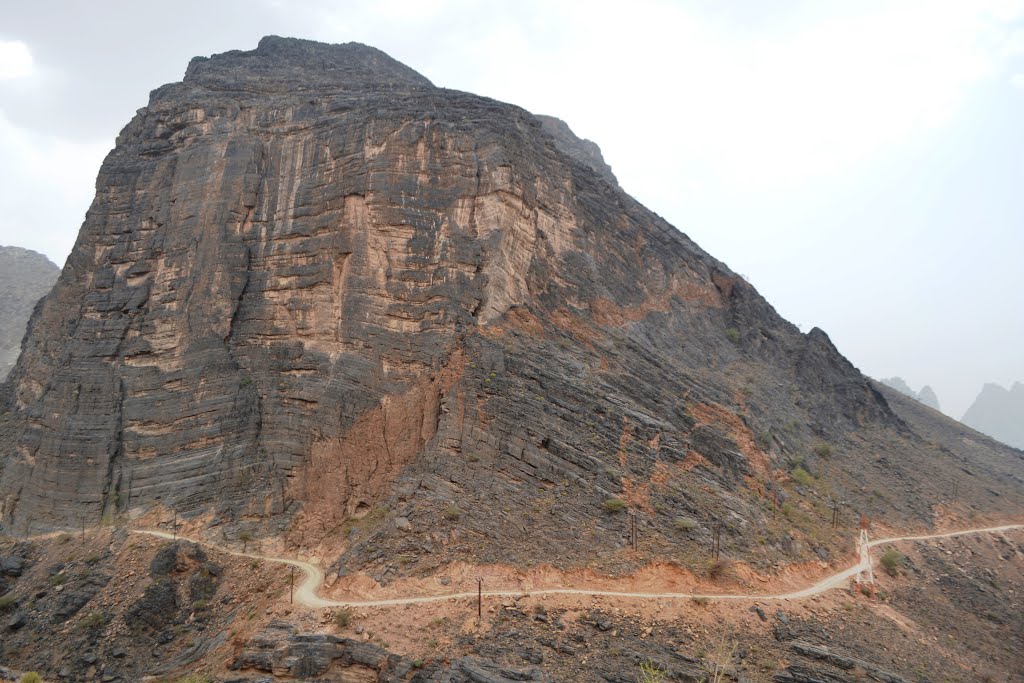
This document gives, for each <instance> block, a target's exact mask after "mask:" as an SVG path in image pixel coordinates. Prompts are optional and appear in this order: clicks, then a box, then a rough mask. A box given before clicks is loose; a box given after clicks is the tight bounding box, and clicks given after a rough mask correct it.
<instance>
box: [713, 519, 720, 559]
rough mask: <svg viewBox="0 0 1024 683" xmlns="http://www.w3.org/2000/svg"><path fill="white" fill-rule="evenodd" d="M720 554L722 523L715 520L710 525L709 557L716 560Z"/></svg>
mask: <svg viewBox="0 0 1024 683" xmlns="http://www.w3.org/2000/svg"><path fill="white" fill-rule="evenodd" d="M721 554H722V523H721V522H715V523H714V525H713V526H712V527H711V559H712V560H717V559H718V558H719V557H720V556H721Z"/></svg>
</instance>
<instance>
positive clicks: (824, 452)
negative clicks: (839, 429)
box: [814, 443, 832, 458]
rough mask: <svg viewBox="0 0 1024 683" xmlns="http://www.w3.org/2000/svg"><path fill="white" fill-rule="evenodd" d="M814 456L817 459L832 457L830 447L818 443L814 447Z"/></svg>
mask: <svg viewBox="0 0 1024 683" xmlns="http://www.w3.org/2000/svg"><path fill="white" fill-rule="evenodd" d="M814 454H815V455H816V456H818V457H819V458H827V457H829V456H830V455H832V447H831V446H829V445H828V444H827V443H819V444H818V445H817V446H815V447H814Z"/></svg>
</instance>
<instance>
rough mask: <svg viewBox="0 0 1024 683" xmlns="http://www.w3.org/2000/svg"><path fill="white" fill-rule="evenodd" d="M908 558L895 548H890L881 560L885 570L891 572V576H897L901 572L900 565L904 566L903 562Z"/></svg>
mask: <svg viewBox="0 0 1024 683" xmlns="http://www.w3.org/2000/svg"><path fill="white" fill-rule="evenodd" d="M905 559H906V558H905V557H903V555H902V554H901V553H900V551H898V550H896V549H895V548H889V549H888V550H886V551H885V552H884V553H882V557H881V560H880V562H881V563H882V566H883V567H885V571H887V572H889V574H890V575H891V576H896V575H897V574H899V573H900V567H902V566H903V562H904V560H905Z"/></svg>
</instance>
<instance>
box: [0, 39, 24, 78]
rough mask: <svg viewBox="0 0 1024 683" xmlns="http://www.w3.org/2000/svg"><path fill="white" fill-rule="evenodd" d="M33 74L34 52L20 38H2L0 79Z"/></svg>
mask: <svg viewBox="0 0 1024 683" xmlns="http://www.w3.org/2000/svg"><path fill="white" fill-rule="evenodd" d="M31 74H32V53H31V52H29V49H28V45H26V44H25V43H23V42H21V41H20V40H0V81H7V80H14V79H16V78H24V77H26V76H30V75H31Z"/></svg>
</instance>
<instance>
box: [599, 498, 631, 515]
mask: <svg viewBox="0 0 1024 683" xmlns="http://www.w3.org/2000/svg"><path fill="white" fill-rule="evenodd" d="M602 507H603V508H604V511H605V512H622V511H623V510H625V509H626V501H624V500H622V499H621V498H609V499H608V500H606V501H605V502H604V503H602Z"/></svg>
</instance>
